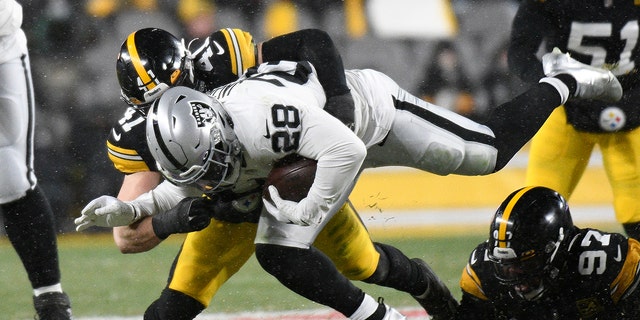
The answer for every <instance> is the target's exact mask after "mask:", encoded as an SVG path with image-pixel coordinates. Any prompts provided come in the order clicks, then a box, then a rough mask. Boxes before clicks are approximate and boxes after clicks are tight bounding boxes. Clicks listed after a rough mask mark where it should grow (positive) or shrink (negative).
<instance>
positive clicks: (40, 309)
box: [33, 292, 73, 320]
mask: <svg viewBox="0 0 640 320" xmlns="http://www.w3.org/2000/svg"><path fill="white" fill-rule="evenodd" d="M33 306H34V307H35V308H36V313H37V314H36V317H35V320H72V319H73V316H72V315H71V302H70V301H69V297H68V296H67V294H66V293H63V292H47V293H43V294H41V295H39V296H37V297H33Z"/></svg>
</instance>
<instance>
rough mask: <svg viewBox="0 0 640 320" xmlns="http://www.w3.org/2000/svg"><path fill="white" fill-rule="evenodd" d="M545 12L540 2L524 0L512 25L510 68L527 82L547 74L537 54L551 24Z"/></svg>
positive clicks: (537, 79)
mask: <svg viewBox="0 0 640 320" xmlns="http://www.w3.org/2000/svg"><path fill="white" fill-rule="evenodd" d="M545 12H546V11H545V9H544V7H543V5H542V4H541V3H540V2H538V1H535V0H523V1H522V3H521V4H520V7H519V8H518V12H517V13H516V16H515V18H514V19H513V23H512V26H511V39H510V45H509V50H508V61H509V69H510V70H511V72H513V73H514V74H516V75H517V76H518V77H519V78H520V79H521V80H522V81H524V82H527V83H537V82H538V81H539V80H540V79H541V78H543V77H544V76H545V75H544V71H543V70H542V63H541V62H540V60H539V59H538V57H537V56H536V54H537V52H538V49H539V48H540V45H541V44H542V41H543V40H544V37H545V36H546V35H548V33H547V32H548V31H547V26H550V25H551V23H550V22H548V19H549V18H548V17H547V16H546V15H545Z"/></svg>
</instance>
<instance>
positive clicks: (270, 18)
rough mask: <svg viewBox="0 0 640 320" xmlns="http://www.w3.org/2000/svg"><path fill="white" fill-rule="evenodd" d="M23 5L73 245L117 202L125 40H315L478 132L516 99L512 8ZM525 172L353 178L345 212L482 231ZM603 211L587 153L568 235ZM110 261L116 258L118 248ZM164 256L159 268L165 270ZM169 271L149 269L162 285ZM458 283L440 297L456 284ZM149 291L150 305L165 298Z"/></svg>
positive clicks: (285, 2) (39, 133) (342, 3)
mask: <svg viewBox="0 0 640 320" xmlns="http://www.w3.org/2000/svg"><path fill="white" fill-rule="evenodd" d="M21 2H22V4H23V7H24V11H25V12H24V16H25V18H24V24H23V28H24V29H25V31H26V32H27V36H28V38H29V47H30V50H31V61H32V72H33V78H34V82H35V89H36V102H37V104H38V108H39V114H38V116H37V121H38V122H37V126H36V172H37V174H38V178H39V181H40V184H41V185H42V187H43V188H44V189H45V191H46V192H47V194H48V196H49V199H50V201H51V204H52V206H53V208H54V210H55V212H56V214H57V217H56V218H57V223H58V228H59V231H60V233H61V234H68V235H69V236H72V237H73V236H74V235H73V234H75V231H74V225H73V219H74V218H75V217H77V216H78V215H79V212H80V210H81V209H82V207H84V205H85V204H86V203H88V202H89V201H90V200H91V199H93V198H96V197H98V196H100V195H103V194H109V195H116V193H117V191H118V188H119V186H120V182H121V179H122V176H121V175H120V174H119V173H118V172H116V170H115V169H114V168H113V167H112V165H111V163H110V161H109V159H108V158H107V155H106V146H105V141H106V138H107V135H108V133H109V130H110V128H111V127H112V125H113V124H114V123H115V122H116V121H118V119H119V118H120V117H121V115H122V113H123V111H124V109H125V106H126V105H125V104H124V103H123V102H122V101H120V99H119V96H120V95H119V87H118V84H117V80H116V75H115V63H114V62H115V59H116V55H117V53H118V49H119V46H120V44H121V43H122V41H123V40H124V38H125V37H126V35H127V34H129V33H130V32H132V31H134V30H137V29H139V28H143V27H152V26H155V27H160V28H164V29H166V30H169V31H171V32H172V33H174V34H175V35H179V36H182V37H184V38H185V39H186V41H188V40H189V39H192V38H194V37H199V36H206V35H208V34H209V33H211V32H212V31H214V30H217V29H219V28H223V27H237V28H242V29H245V30H247V31H249V32H251V33H252V34H253V36H254V39H255V41H256V42H259V41H262V40H265V39H269V38H271V37H273V36H276V35H278V34H282V33H286V32H290V31H294V30H297V29H302V28H308V27H316V28H321V29H324V30H326V31H328V32H329V33H330V34H331V36H332V37H333V38H334V40H335V41H336V43H337V45H338V47H339V49H340V51H341V53H342V55H343V61H344V64H345V67H346V68H373V69H377V70H379V71H382V72H384V73H386V74H388V75H389V76H391V77H392V78H393V79H395V80H396V81H397V82H398V83H399V84H400V85H401V86H402V87H404V88H405V89H407V90H409V91H410V92H412V93H413V94H416V95H418V96H421V97H423V98H425V99H429V100H431V101H434V102H436V103H437V104H439V105H441V106H443V107H447V108H450V109H452V110H455V111H456V112H460V113H462V114H465V115H467V116H469V117H471V118H474V119H477V120H480V121H482V120H483V119H485V118H486V117H487V115H488V114H489V113H490V112H491V107H492V106H496V105H498V104H499V103H501V102H504V101H506V100H507V99H509V98H510V97H513V96H515V95H516V94H517V93H519V92H521V91H522V90H523V87H522V86H521V85H520V82H519V81H518V80H517V79H516V78H514V77H513V76H512V75H511V74H510V73H509V72H508V70H507V69H506V64H505V56H504V53H505V51H504V50H505V43H506V41H507V40H508V35H509V31H510V24H511V19H512V18H513V15H514V14H515V10H516V7H517V5H518V3H519V0H393V1H389V0H247V1H233V0H32V1H21ZM526 162H527V148H526V147H525V148H524V149H523V150H522V151H521V152H520V153H519V154H518V155H517V156H516V158H515V159H514V160H513V161H512V162H511V163H510V164H509V165H508V166H507V168H506V169H505V170H503V171H501V172H499V173H496V174H492V175H489V176H484V177H459V176H448V177H440V176H435V175H432V174H428V173H424V172H419V171H416V170H411V169H404V168H385V169H375V170H370V171H367V172H365V173H364V174H363V175H362V177H361V178H360V181H359V182H358V185H357V186H356V189H355V190H354V193H353V194H352V196H351V200H352V202H353V203H354V205H355V206H356V208H357V209H358V210H359V211H360V213H361V214H362V217H363V220H364V221H365V222H366V224H367V225H368V227H369V228H370V229H371V232H372V235H373V236H374V237H379V236H381V237H412V238H413V237H420V236H424V235H429V236H432V235H439V234H448V235H450V236H451V235H455V236H458V235H464V234H466V233H469V232H470V230H473V231H474V232H476V233H477V232H484V228H486V225H487V222H488V219H489V218H490V216H491V214H492V213H493V210H494V209H495V208H496V207H497V205H498V204H499V203H500V201H501V200H502V199H503V198H504V197H505V196H506V195H507V194H508V193H510V192H511V191H513V190H514V189H516V188H518V187H520V186H521V184H522V183H524V169H525V167H526ZM611 199H612V196H611V190H610V188H609V186H608V183H607V180H606V177H605V174H604V171H603V170H602V165H601V159H600V158H599V154H598V153H597V152H596V153H595V154H594V156H593V157H592V159H591V163H590V166H589V167H588V169H587V172H586V173H585V175H584V176H583V178H582V181H581V182H580V184H579V186H578V189H577V190H576V192H575V194H574V195H573V197H572V198H571V200H570V204H571V205H572V207H573V208H574V210H573V211H574V215H575V219H576V221H578V224H583V225H584V224H598V225H607V224H609V225H613V224H614V223H615V219H614V216H613V210H612V208H611V205H610V204H611ZM92 231H93V232H95V233H100V234H101V233H105V232H108V231H109V230H106V229H100V228H94V229H92ZM2 232H4V230H0V233H2ZM75 236H76V237H82V238H83V239H84V237H90V236H91V235H89V234H84V235H75ZM95 236H107V235H106V234H105V235H95ZM63 238H65V237H63ZM107 238H108V236H107ZM0 240H2V241H0V242H2V243H0V245H1V244H3V243H4V245H3V246H0V250H1V251H0V252H2V251H4V253H5V254H6V251H10V250H11V249H10V247H8V246H6V241H5V238H0ZM104 243H107V244H108V243H109V241H107V242H104ZM473 245H474V243H470V244H469V247H470V248H471V247H472V246H473ZM67 246H68V247H74V244H73V241H71V242H69V241H62V242H61V250H63V251H64V250H66V249H68V247H67ZM111 249H112V251H113V252H112V253H116V254H117V255H119V253H117V252H115V246H113V247H111ZM416 250H420V248H417V249H416ZM64 254H66V253H63V257H62V262H63V263H68V264H67V267H64V266H63V268H64V269H63V276H64V277H65V278H66V279H67V280H65V283H66V282H67V281H73V277H77V276H78V275H76V274H75V270H74V269H71V268H74V266H76V265H82V264H80V263H77V261H78V260H77V259H83V258H82V256H80V257H73V259H74V260H73V261H69V262H65V256H64ZM172 254H173V253H170V254H168V255H167V256H166V257H164V260H166V261H162V262H163V265H162V266H165V265H168V264H169V263H170V260H171V257H172ZM67 258H69V257H67ZM127 258H129V259H131V258H132V256H127ZM457 258H459V259H458V260H460V259H461V261H464V260H465V259H466V257H464V256H462V257H457ZM14 263H19V262H17V260H14ZM6 267H8V268H11V267H10V266H6ZM111 267H112V268H116V270H117V266H115V265H111ZM15 268H17V269H19V268H18V266H17V265H16V266H15ZM439 268H441V269H437V270H442V268H446V266H442V267H439ZM165 270H166V269H165V268H164V267H163V268H160V270H159V272H160V274H161V277H160V278H161V279H164V277H165V275H166V271H165ZM458 270H459V269H458V267H456V268H455V270H454V271H453V272H452V273H451V276H449V278H448V284H450V285H453V286H455V285H456V284H457V282H456V280H455V277H456V274H457V273H458ZM106 272H107V273H108V271H106ZM69 273H73V275H70V274H69ZM89 278H90V277H89ZM159 281H160V283H156V284H157V286H158V288H156V289H153V290H154V292H159V288H161V287H162V283H161V281H162V280H159ZM25 288H26V284H25ZM24 292H26V291H24ZM72 293H73V292H72ZM20 294H22V293H20ZM27 295H28V294H27ZM153 295H154V296H155V293H154V294H153ZM5 297H8V295H5ZM27 298H29V297H28V296H27ZM73 298H74V300H75V301H77V302H76V304H82V300H79V298H75V297H73ZM241 298H242V296H241ZM3 300H4V299H3ZM25 301H28V300H25ZM143 303H144V302H143ZM28 307H29V306H27V308H28ZM80 308H82V307H80ZM80 310H84V309H79V311H80ZM81 312H83V311H81Z"/></svg>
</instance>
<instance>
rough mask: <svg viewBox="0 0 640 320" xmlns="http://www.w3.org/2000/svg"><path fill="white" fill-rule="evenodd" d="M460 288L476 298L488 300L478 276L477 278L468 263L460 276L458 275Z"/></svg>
mask: <svg viewBox="0 0 640 320" xmlns="http://www.w3.org/2000/svg"><path fill="white" fill-rule="evenodd" d="M460 288H461V289H462V291H464V292H466V293H468V294H471V295H473V296H475V297H477V298H478V299H482V300H485V301H486V300H489V299H488V298H487V296H485V294H484V292H483V291H482V284H481V283H480V278H478V276H477V275H476V272H475V271H474V270H473V268H472V267H471V265H469V264H467V266H466V267H465V268H464V269H463V270H462V277H460Z"/></svg>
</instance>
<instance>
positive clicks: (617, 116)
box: [600, 107, 627, 132]
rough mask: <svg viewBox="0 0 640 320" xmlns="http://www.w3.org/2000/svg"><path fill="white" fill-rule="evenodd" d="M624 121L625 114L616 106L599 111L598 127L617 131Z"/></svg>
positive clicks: (625, 118) (625, 119)
mask: <svg viewBox="0 0 640 320" xmlns="http://www.w3.org/2000/svg"><path fill="white" fill-rule="evenodd" d="M626 121H627V116H626V115H625V114H624V111H622V110H621V109H620V108H618V107H607V108H605V109H604V110H602V112H600V128H602V129H603V130H605V131H611V132H612V131H618V130H620V129H622V128H623V127H624V124H625V122H626Z"/></svg>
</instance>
